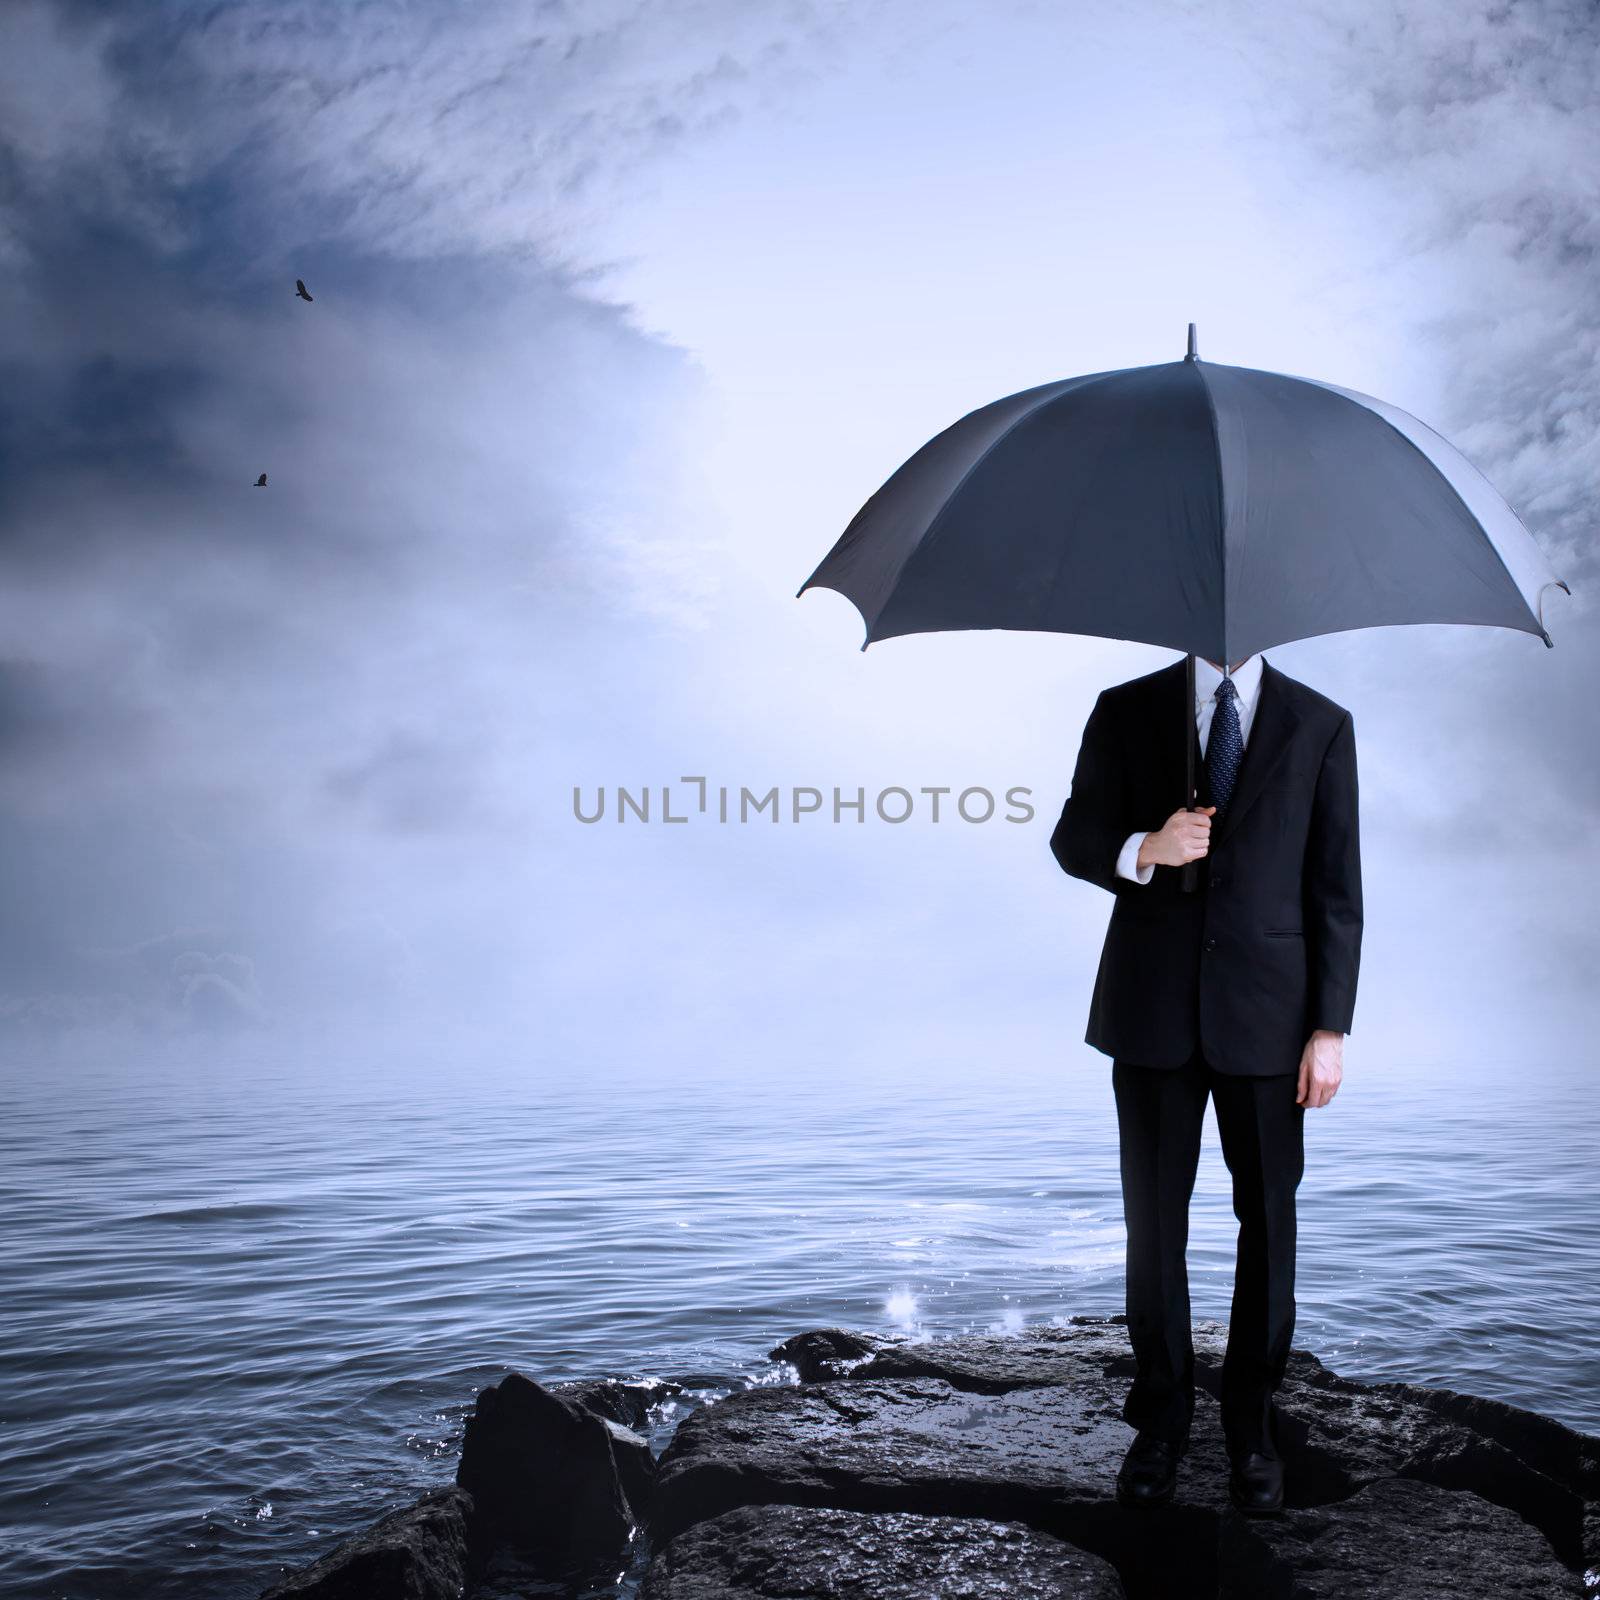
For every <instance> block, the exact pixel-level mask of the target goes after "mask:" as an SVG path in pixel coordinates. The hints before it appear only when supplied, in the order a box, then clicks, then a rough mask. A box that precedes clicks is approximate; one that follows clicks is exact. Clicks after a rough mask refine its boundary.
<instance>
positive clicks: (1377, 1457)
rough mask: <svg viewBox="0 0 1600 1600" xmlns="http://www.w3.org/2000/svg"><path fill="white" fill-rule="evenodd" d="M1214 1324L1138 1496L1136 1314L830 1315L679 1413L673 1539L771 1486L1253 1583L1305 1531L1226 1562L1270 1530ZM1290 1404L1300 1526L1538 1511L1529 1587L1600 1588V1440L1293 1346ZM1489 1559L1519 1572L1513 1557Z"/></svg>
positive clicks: (1288, 1452) (1167, 1578)
mask: <svg viewBox="0 0 1600 1600" xmlns="http://www.w3.org/2000/svg"><path fill="white" fill-rule="evenodd" d="M1194 1332H1195V1350H1196V1381H1197V1385H1198V1392H1197V1397H1196V1410H1195V1421H1194V1427H1193V1430H1192V1432H1191V1440H1190V1450H1189V1454H1188V1456H1187V1457H1186V1458H1185V1461H1184V1463H1183V1465H1182V1467H1181V1468H1180V1472H1179V1483H1178V1492H1177V1494H1176V1496H1175V1498H1174V1500H1173V1502H1172V1504H1170V1505H1169V1506H1166V1507H1162V1508H1159V1509H1157V1510H1150V1509H1147V1508H1143V1507H1124V1506H1121V1505H1119V1504H1118V1503H1117V1501H1116V1500H1115V1498H1114V1477H1115V1473H1116V1469H1117V1467H1118V1465H1119V1464H1120V1462H1121V1459H1122V1455H1123V1453H1124V1451H1125V1450H1126V1448H1127V1446H1128V1444H1129V1443H1130V1442H1131V1441H1132V1438H1133V1431H1132V1429H1130V1428H1129V1427H1128V1426H1127V1425H1126V1424H1125V1423H1124V1422H1123V1421H1122V1420H1121V1406H1122V1400H1123V1397H1124V1396H1125V1394H1126V1392H1127V1388H1128V1384H1129V1382H1130V1381H1131V1379H1132V1376H1133V1358H1132V1352H1131V1349H1130V1348H1129V1346H1128V1343H1127V1330H1126V1326H1125V1319H1123V1318H1121V1317H1075V1318H1073V1319H1072V1321H1071V1323H1069V1324H1065V1325H1054V1326H1050V1327H1044V1328H1036V1329H1029V1330H1027V1331H1026V1332H1024V1333H1021V1334H1016V1335H977V1336H963V1337H958V1338H949V1339H933V1340H877V1341H874V1339H873V1338H872V1336H868V1335H862V1336H851V1335H850V1334H848V1333H847V1332H846V1331H845V1330H840V1329H819V1330H815V1331H813V1332H811V1333H805V1334H799V1335H796V1336H795V1337H794V1338H792V1339H789V1340H786V1341H785V1342H784V1343H783V1344H782V1345H779V1346H778V1347H777V1348H776V1350H775V1351H774V1352H773V1353H774V1355H775V1356H777V1357H778V1358H780V1359H786V1360H790V1361H792V1362H793V1363H794V1365H795V1366H796V1368H797V1369H798V1370H800V1371H801V1373H802V1374H804V1373H807V1372H810V1373H813V1374H818V1376H815V1377H813V1378H807V1379H805V1380H804V1381H802V1382H801V1383H799V1384H798V1385H794V1386H791V1387H788V1388H779V1389H774V1388H768V1387H757V1388H754V1389H751V1390H749V1391H747V1392H744V1393H736V1394H733V1395H730V1396H729V1397H728V1398H727V1399H725V1400H721V1401H718V1402H716V1403H715V1404H713V1405H711V1406H708V1407H707V1408H706V1409H705V1410H703V1411H701V1412H698V1413H696V1414H694V1415H693V1416H691V1417H689V1418H687V1419H686V1420H685V1421H684V1422H683V1423H682V1424H680V1426H679V1428H678V1431H677V1434H676V1435H675V1437H674V1438H673V1440H672V1443H671V1444H670V1445H669V1447H668V1449H667V1451H666V1452H665V1454H664V1455H663V1456H662V1458H661V1461H660V1463H659V1464H658V1476H657V1486H656V1498H655V1502H654V1507H653V1510H652V1513H651V1522H650V1528H651V1535H652V1538H653V1539H655V1540H657V1541H660V1540H671V1541H673V1543H674V1545H677V1542H678V1541H679V1540H680V1539H682V1537H683V1536H684V1533H685V1531H686V1530H688V1529H690V1528H692V1527H693V1526H695V1525H697V1524H699V1523H702V1522H707V1521H709V1520H711V1519H714V1518H721V1517H723V1516H725V1515H726V1514H727V1513H729V1512H730V1511H732V1510H734V1509H736V1508H738V1507H740V1506H748V1505H752V1504H788V1505H792V1506H798V1507H805V1508H812V1509H817V1508H822V1507H831V1508H836V1509H839V1510H845V1511H851V1512H856V1513H861V1514H877V1515H939V1516H946V1517H952V1518H958V1517H959V1518H975V1517H976V1518H984V1519H988V1520H992V1521H997V1522H1009V1523H1021V1524H1026V1525H1027V1526H1029V1527H1031V1528H1032V1529H1034V1530H1035V1531H1037V1532H1040V1533H1043V1534H1046V1535H1049V1536H1051V1537H1054V1538H1056V1539H1058V1540H1063V1541H1066V1542H1069V1543H1071V1544H1074V1545H1076V1546H1078V1547H1079V1548H1081V1549H1083V1550H1085V1551H1088V1552H1090V1553H1092V1554H1095V1555H1097V1556H1099V1557H1101V1558H1102V1559H1103V1560H1106V1561H1109V1562H1110V1563H1112V1565H1113V1566H1115V1567H1116V1569H1117V1571H1118V1573H1119V1574H1120V1577H1121V1580H1122V1582H1123V1585H1124V1587H1125V1589H1126V1592H1127V1594H1128V1595H1129V1596H1130V1597H1131V1600H1147V1597H1148V1600H1157V1597H1164V1596H1166V1595H1168V1594H1180V1593H1181V1594H1183V1595H1185V1596H1186V1597H1194V1600H1201V1597H1206V1596H1211V1595H1215V1594H1217V1593H1218V1592H1219V1585H1221V1590H1220V1592H1222V1593H1225V1594H1237V1595H1241V1596H1242V1595H1244V1594H1246V1593H1249V1592H1250V1591H1249V1590H1248V1588H1247V1587H1241V1585H1242V1584H1243V1582H1244V1580H1243V1579H1242V1578H1241V1577H1240V1575H1239V1574H1240V1572H1241V1571H1245V1570H1248V1571H1250V1572H1254V1573H1255V1574H1256V1575H1257V1576H1259V1575H1260V1574H1261V1573H1262V1572H1263V1571H1266V1570H1268V1568H1270V1569H1271V1570H1272V1571H1273V1572H1279V1571H1280V1568H1282V1567H1283V1563H1284V1562H1288V1564H1289V1566H1290V1567H1292V1566H1293V1562H1292V1560H1291V1559H1290V1557H1291V1556H1292V1555H1293V1553H1294V1549H1295V1546H1294V1545H1293V1542H1292V1539H1291V1541H1290V1543H1289V1544H1286V1545H1282V1546H1280V1545H1275V1544H1273V1543H1272V1542H1271V1541H1272V1536H1271V1535H1269V1534H1263V1535H1262V1536H1261V1540H1260V1541H1258V1542H1259V1543H1260V1545H1261V1549H1262V1550H1265V1551H1267V1552H1268V1554H1267V1555H1261V1554H1260V1553H1259V1552H1257V1553H1256V1554H1254V1555H1252V1556H1251V1557H1250V1560H1251V1562H1253V1565H1250V1566H1249V1567H1248V1569H1246V1568H1245V1567H1242V1566H1241V1567H1239V1569H1238V1570H1231V1569H1230V1568H1229V1567H1228V1566H1227V1563H1228V1562H1230V1561H1231V1562H1235V1563H1242V1562H1244V1560H1245V1556H1246V1554H1248V1553H1249V1552H1250V1551H1252V1550H1254V1549H1255V1547H1254V1546H1252V1545H1250V1543H1249V1540H1248V1539H1246V1538H1245V1535H1244V1532H1243V1531H1242V1530H1241V1529H1238V1528H1235V1529H1234V1531H1233V1532H1232V1533H1231V1534H1230V1537H1229V1540H1228V1541H1227V1542H1226V1543H1224V1542H1223V1541H1222V1540H1221V1538H1220V1530H1221V1529H1222V1528H1223V1527H1224V1525H1226V1526H1228V1527H1230V1528H1233V1525H1234V1524H1235V1523H1239V1522H1242V1521H1243V1519H1241V1518H1240V1517H1239V1515H1238V1514H1237V1513H1236V1512H1235V1511H1234V1510H1233V1509H1232V1507H1231V1505H1230V1503H1229V1502H1228V1499H1227V1494H1226V1484H1227V1471H1228V1463H1227V1457H1226V1451H1225V1449H1224V1446H1223V1442H1222V1435H1221V1429H1220V1417H1219V1414H1218V1411H1217V1405H1216V1400H1215V1390H1216V1388H1217V1386H1218V1384H1219V1382H1220V1375H1221V1361H1222V1355H1223V1350H1224V1347H1225V1343H1226V1329H1225V1328H1224V1327H1223V1326H1221V1325H1220V1324H1218V1323H1215V1322H1205V1323H1197V1324H1196V1325H1195V1330H1194ZM1278 1403H1279V1407H1280V1410H1281V1411H1282V1413H1283V1416H1284V1421H1285V1430H1284V1433H1285V1437H1284V1440H1283V1445H1284V1453H1285V1458H1286V1485H1285V1491H1286V1503H1287V1506H1288V1517H1289V1522H1287V1523H1286V1524H1285V1525H1286V1526H1288V1525H1295V1524H1293V1519H1294V1518H1295V1517H1296V1516H1300V1514H1301V1513H1305V1514H1306V1516H1304V1517H1303V1518H1302V1520H1301V1522H1300V1523H1299V1524H1298V1525H1299V1526H1302V1527H1303V1528H1310V1529H1322V1530H1324V1532H1323V1533H1322V1534H1321V1535H1318V1537H1319V1538H1321V1539H1323V1540H1325V1541H1327V1549H1328V1550H1330V1551H1333V1550H1336V1549H1339V1548H1342V1546H1341V1545H1340V1538H1341V1537H1342V1535H1340V1534H1339V1532H1338V1530H1339V1529H1340V1528H1341V1527H1342V1526H1343V1524H1342V1523H1341V1521H1340V1519H1341V1517H1342V1516H1343V1515H1344V1514H1345V1512H1346V1510H1348V1511H1349V1514H1350V1515H1351V1516H1352V1518H1354V1519H1355V1520H1354V1521H1353V1522H1352V1523H1351V1526H1350V1535H1349V1537H1350V1541H1351V1550H1352V1551H1355V1550H1356V1549H1357V1548H1358V1547H1359V1546H1360V1545H1361V1544H1362V1541H1366V1542H1367V1543H1368V1544H1370V1545H1371V1547H1372V1548H1373V1549H1374V1550H1376V1549H1378V1548H1380V1547H1381V1546H1382V1544H1383V1540H1382V1537H1381V1535H1380V1534H1379V1532H1378V1531H1377V1530H1378V1527H1379V1524H1380V1523H1381V1521H1382V1519H1383V1517H1384V1516H1386V1515H1392V1516H1393V1518H1394V1519H1395V1522H1396V1527H1395V1541H1394V1547H1395V1548H1396V1549H1402V1548H1403V1549H1405V1550H1407V1551H1409V1552H1410V1554H1409V1555H1408V1557H1407V1559H1408V1560H1410V1559H1416V1560H1419V1561H1420V1560H1422V1559H1423V1555H1422V1551H1423V1549H1424V1547H1425V1546H1426V1545H1427V1543H1428V1540H1429V1539H1430V1538H1432V1537H1434V1536H1435V1534H1436V1535H1437V1537H1439V1538H1444V1539H1451V1538H1453V1535H1449V1534H1448V1533H1446V1532H1444V1531H1442V1530H1446V1529H1448V1528H1449V1527H1450V1526H1452V1524H1451V1523H1450V1520H1449V1518H1450V1517H1451V1516H1459V1515H1466V1514H1468V1513H1471V1514H1472V1515H1473V1516H1477V1517H1478V1518H1479V1520H1480V1521H1482V1522H1483V1524H1484V1526H1488V1527H1496V1528H1509V1529H1514V1530H1515V1529H1520V1530H1522V1531H1521V1533H1520V1534H1519V1535H1518V1537H1517V1539H1515V1540H1511V1541H1510V1542H1505V1541H1502V1542H1503V1545H1504V1548H1505V1549H1506V1550H1507V1551H1508V1552H1512V1553H1511V1554H1509V1555H1508V1556H1507V1558H1506V1560H1507V1562H1508V1563H1509V1566H1510V1568H1512V1569H1514V1570H1517V1571H1523V1572H1526V1573H1528V1574H1531V1575H1532V1576H1530V1577H1529V1579H1528V1582H1529V1583H1530V1584H1531V1585H1533V1587H1532V1588H1530V1589H1529V1590H1528V1591H1527V1592H1530V1593H1532V1592H1537V1583H1538V1582H1541V1581H1544V1579H1545V1577H1546V1576H1547V1575H1548V1573H1549V1571H1551V1570H1555V1569H1553V1568H1551V1566H1550V1563H1551V1562H1554V1563H1555V1568H1559V1569H1560V1571H1561V1572H1562V1573H1563V1575H1564V1576H1563V1578H1562V1580H1561V1581H1562V1582H1563V1583H1565V1584H1566V1585H1567V1587H1565V1588H1557V1589H1554V1590H1551V1591H1550V1592H1552V1593H1556V1594H1561V1593H1574V1594H1576V1593H1580V1592H1582V1589H1581V1585H1579V1586H1578V1587H1574V1586H1573V1585H1575V1584H1578V1573H1579V1572H1580V1571H1581V1570H1582V1569H1583V1568H1584V1567H1588V1568H1591V1569H1594V1581H1593V1582H1592V1583H1591V1584H1590V1593H1591V1594H1592V1595H1595V1596H1596V1597H1597V1600H1600V1543H1597V1536H1600V1512H1597V1509H1596V1501H1597V1498H1600V1496H1597V1490H1600V1440H1597V1439H1594V1438H1590V1437H1588V1436H1586V1435H1582V1434H1577V1433H1574V1432H1573V1431H1572V1430H1571V1429H1568V1428H1565V1427H1563V1426H1562V1425H1561V1424H1559V1423H1556V1422H1553V1421H1552V1420H1551V1419H1549V1418H1547V1417H1540V1416H1538V1415H1537V1414H1536V1413H1533V1412H1527V1411H1522V1410H1519V1408H1517V1407H1515V1406H1508V1405H1506V1404H1504V1403H1503V1402H1498V1401H1491V1400H1485V1399H1481V1398H1478V1397H1475V1396H1469V1395H1460V1394H1456V1393H1454V1392H1453V1391H1450V1390H1444V1389H1428V1388H1424V1387H1421V1386H1418V1385H1412V1384H1403V1383H1370V1384H1368V1383H1359V1382H1356V1381H1355V1380H1353V1379H1347V1378H1344V1377H1341V1376H1340V1375H1339V1374H1337V1373H1335V1372H1332V1371H1330V1370H1329V1369H1328V1368H1326V1367H1324V1366H1323V1365H1322V1363H1321V1362H1320V1361H1318V1360H1317V1358H1316V1357H1315V1356H1314V1355H1312V1354H1310V1353H1309V1352H1307V1351H1304V1350H1296V1351H1294V1352H1292V1354H1291V1357H1290V1361H1289V1371H1288V1374H1287V1376H1286V1379H1285V1382H1284V1385H1283V1387H1282V1389H1281V1390H1280V1392H1279V1395H1278ZM1369 1490H1370V1491H1371V1492H1370V1494H1369V1493H1368V1491H1369ZM1408 1496H1409V1497H1410V1499H1409V1500H1408V1499H1407V1498H1406V1497H1408ZM1440 1496H1445V1497H1446V1498H1444V1499H1440V1498H1439V1497H1440ZM1451 1496H1454V1497H1456V1498H1454V1499H1452V1498H1449V1497H1451ZM1412 1503H1416V1504H1419V1505H1426V1506H1429V1507H1432V1508H1434V1509H1433V1511H1431V1512H1430V1514H1429V1515H1430V1517H1431V1520H1427V1519H1424V1520H1423V1521H1422V1522H1421V1523H1419V1524H1418V1526H1419V1527H1420V1528H1421V1529H1423V1530H1424V1533H1425V1530H1427V1529H1430V1528H1431V1529H1434V1530H1435V1534H1426V1536H1424V1533H1415V1537H1414V1536H1413V1534H1414V1532H1415V1530H1413V1529H1412V1528H1411V1526H1410V1524H1408V1523H1406V1521H1405V1508H1406V1507H1407V1506H1408V1505H1411V1504H1412ZM1486 1506H1487V1507H1488V1508H1489V1509H1487V1510H1485V1509H1484V1508H1485V1507H1486ZM1311 1513H1316V1515H1315V1516H1312V1515H1310V1514H1311ZM1507 1518H1509V1519H1510V1520H1509V1521H1508V1520H1506V1519H1507ZM1485 1519H1487V1520H1485ZM1268 1521H1270V1519H1263V1522H1262V1525H1263V1526H1265V1525H1266V1523H1267V1522H1268ZM1252 1525H1253V1524H1252ZM1330 1529H1331V1530H1333V1532H1332V1533H1328V1532H1327V1531H1326V1530H1330ZM1310 1537H1311V1536H1310V1535H1307V1538H1310ZM1530 1540H1531V1541H1532V1542H1531V1543H1530V1542H1529V1541H1530ZM679 1548H684V1549H686V1548H691V1547H689V1546H680V1547H679ZM1437 1554H1438V1559H1439V1561H1440V1562H1443V1552H1439V1553H1437ZM1524 1557H1526V1559H1524ZM1219 1559H1220V1560H1221V1561H1222V1562H1223V1563H1224V1564H1223V1566H1222V1567H1219V1565H1218V1562H1219ZM1351 1561H1352V1563H1354V1564H1353V1565H1352V1566H1351V1571H1352V1573H1354V1574H1355V1575H1354V1576H1352V1577H1351V1579H1350V1582H1351V1583H1352V1584H1353V1583H1355V1582H1357V1581H1364V1580H1361V1579H1360V1573H1361V1572H1362V1571H1363V1570H1365V1569H1363V1568H1361V1567H1360V1565H1359V1561H1357V1559H1356V1557H1355V1556H1354V1555H1352V1556H1351ZM1273 1562H1277V1563H1278V1565H1277V1566H1273V1565H1272V1563H1273ZM1446 1566H1447V1564H1445V1565H1441V1567H1440V1570H1445V1569H1446ZM1315 1570H1317V1569H1316V1568H1315V1565H1314V1564H1313V1565H1312V1566H1311V1567H1310V1568H1308V1571H1313V1572H1314V1571H1315ZM1451 1570H1453V1569H1451ZM1483 1570H1485V1571H1486V1572H1494V1573H1496V1574H1497V1577H1498V1569H1496V1568H1494V1567H1492V1566H1485V1567H1484V1569H1483ZM1395 1572H1396V1574H1399V1573H1400V1569H1399V1568H1398V1567H1397V1568H1396V1569H1395ZM1280 1576H1281V1573H1280ZM707 1581H708V1582H710V1581H712V1580H711V1579H708V1580H707ZM774 1581H776V1580H774ZM1373 1581H1374V1582H1377V1581H1379V1580H1378V1579H1376V1578H1375V1579H1374V1580H1373ZM1383 1581H1389V1580H1387V1579H1384V1580H1383ZM1273 1582H1274V1583H1278V1582H1279V1579H1278V1578H1274V1579H1273ZM1394 1582H1395V1583H1397V1584H1401V1583H1403V1576H1400V1575H1397V1576H1395V1577H1394ZM1479 1588H1480V1590H1483V1588H1484V1586H1482V1585H1480V1586H1479ZM1280 1590H1281V1592H1282V1593H1284V1594H1294V1595H1298V1594H1299V1593H1300V1591H1299V1590H1296V1589H1294V1588H1293V1587H1292V1586H1291V1587H1290V1588H1288V1589H1282V1588H1281V1584H1280V1586H1279V1589H1274V1590H1273V1591H1272V1592H1273V1593H1277V1592H1280ZM708 1592H709V1593H716V1592H718V1591H717V1590H716V1589H715V1588H712V1589H711V1590H709V1591H708ZM795 1592H796V1593H802V1592H804V1591H802V1590H796V1591H795ZM1321 1592H1322V1591H1320V1590H1310V1589H1308V1590H1306V1591H1305V1593H1306V1594H1307V1595H1308V1596H1309V1595H1311V1594H1313V1593H1318V1594H1320V1593H1321ZM1347 1592H1350V1593H1352V1594H1355V1593H1358V1592H1365V1591H1357V1590H1355V1589H1350V1590H1348V1591H1347ZM1372 1592H1373V1593H1374V1594H1379V1593H1383V1592H1386V1591H1383V1590H1381V1589H1374V1590H1373V1591H1372ZM1393 1592H1394V1593H1396V1594H1403V1593H1405V1590H1404V1589H1403V1587H1401V1588H1397V1589H1395V1590H1393ZM1417 1592H1418V1593H1425V1592H1429V1591H1425V1590H1420V1589H1419V1590H1418V1591H1417ZM1441 1592H1443V1591H1442V1590H1441ZM1487 1592H1498V1591H1494V1590H1493V1589H1492V1588H1490V1589H1488V1590H1487ZM1504 1592H1505V1593H1507V1594H1516V1593H1520V1592H1522V1591H1520V1590H1514V1589H1506V1590H1505V1591H1504Z"/></svg>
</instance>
